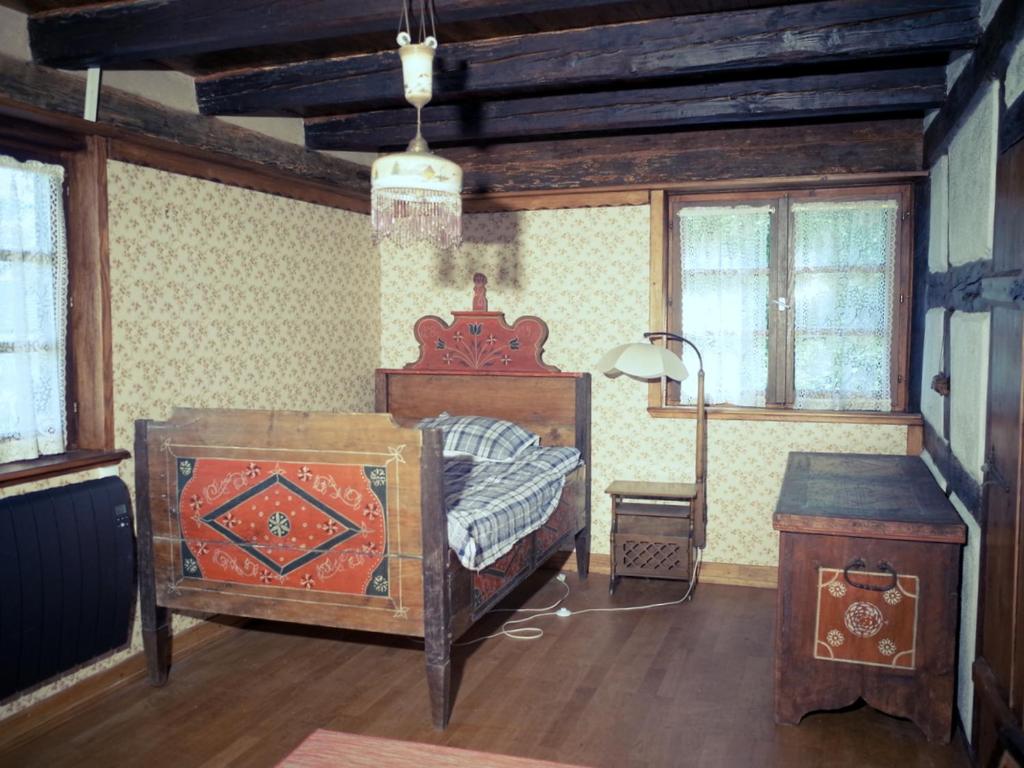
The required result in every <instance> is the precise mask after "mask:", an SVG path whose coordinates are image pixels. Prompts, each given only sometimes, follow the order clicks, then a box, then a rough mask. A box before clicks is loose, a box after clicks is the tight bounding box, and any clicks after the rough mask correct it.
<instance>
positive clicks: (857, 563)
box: [843, 557, 899, 592]
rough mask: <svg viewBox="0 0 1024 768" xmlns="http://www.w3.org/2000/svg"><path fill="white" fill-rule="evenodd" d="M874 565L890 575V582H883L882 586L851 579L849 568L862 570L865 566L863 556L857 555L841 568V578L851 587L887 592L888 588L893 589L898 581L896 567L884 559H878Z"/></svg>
mask: <svg viewBox="0 0 1024 768" xmlns="http://www.w3.org/2000/svg"><path fill="white" fill-rule="evenodd" d="M876 567H877V568H878V570H880V571H881V572H882V573H888V574H889V575H890V576H891V577H892V583H891V584H883V585H882V586H878V585H877V584H865V583H863V582H859V581H854V580H853V579H851V578H850V571H851V570H852V571H863V570H864V569H865V568H867V563H865V562H864V558H861V557H858V558H857V559H856V560H854V561H853V562H852V563H850V564H849V565H848V566H846V567H845V568H843V578H844V579H846V583H847V584H849V585H850V586H851V587H856V588H857V589H869V590H871V591H872V592H888V591H889V590H890V589H894V588H895V587H896V584H897V583H898V581H899V575H898V574H897V573H896V569H895V568H893V567H892V566H891V565H889V563H887V562H886V561H885V560H879V561H878V565H877V566H876Z"/></svg>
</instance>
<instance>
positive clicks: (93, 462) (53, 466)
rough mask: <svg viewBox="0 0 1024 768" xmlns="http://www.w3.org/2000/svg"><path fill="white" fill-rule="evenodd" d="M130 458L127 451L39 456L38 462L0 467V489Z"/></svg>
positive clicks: (21, 462)
mask: <svg viewBox="0 0 1024 768" xmlns="http://www.w3.org/2000/svg"><path fill="white" fill-rule="evenodd" d="M129 456H131V454H130V453H128V451H121V450H117V451H86V450H81V451H68V452H67V453H59V454H56V455H54V456H41V457H39V458H38V459H29V460H26V461H12V462H9V463H7V464H0V487H5V486H8V485H17V484H18V483H29V482H32V481H33V480H43V479H45V478H48V477H56V476H57V475H65V474H68V473H70V472H81V471H83V470H86V469H95V468H96V467H106V466H110V465H111V464H120V463H121V462H122V461H124V460H125V459H127V458H128V457H129Z"/></svg>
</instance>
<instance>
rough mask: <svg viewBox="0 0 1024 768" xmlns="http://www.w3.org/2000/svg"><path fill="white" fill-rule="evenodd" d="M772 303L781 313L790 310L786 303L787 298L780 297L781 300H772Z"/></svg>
mask: <svg viewBox="0 0 1024 768" xmlns="http://www.w3.org/2000/svg"><path fill="white" fill-rule="evenodd" d="M772 303H773V304H775V305H776V306H777V307H778V308H779V312H785V311H786V310H787V309H789V304H787V303H786V297H785V296H779V298H777V299H772Z"/></svg>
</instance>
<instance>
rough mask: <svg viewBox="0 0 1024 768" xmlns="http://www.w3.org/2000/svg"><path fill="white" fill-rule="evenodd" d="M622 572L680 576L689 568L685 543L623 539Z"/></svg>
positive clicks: (620, 543) (620, 561)
mask: <svg viewBox="0 0 1024 768" xmlns="http://www.w3.org/2000/svg"><path fill="white" fill-rule="evenodd" d="M619 549H620V551H619V552H618V553H617V554H618V556H619V564H620V573H622V574H623V575H627V574H628V575H635V576H650V577H653V578H659V577H665V576H678V575H680V574H686V573H687V572H688V570H689V557H688V552H687V548H686V546H685V544H681V543H679V542H674V541H669V542H666V541H651V540H650V539H622V540H621V541H620V542H619Z"/></svg>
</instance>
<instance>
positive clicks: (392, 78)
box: [196, 0, 978, 116]
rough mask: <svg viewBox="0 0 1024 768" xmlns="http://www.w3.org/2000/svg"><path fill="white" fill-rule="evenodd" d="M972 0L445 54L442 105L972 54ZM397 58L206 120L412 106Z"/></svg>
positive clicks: (345, 64)
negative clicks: (932, 54) (727, 73)
mask: <svg viewBox="0 0 1024 768" xmlns="http://www.w3.org/2000/svg"><path fill="white" fill-rule="evenodd" d="M977 37H978V23H977V4H976V2H974V0H887V2H885V3H879V2H877V0H825V1H824V2H810V3H804V4H800V5H789V6H783V7H774V8H763V9H757V10H750V11H737V12H730V13H710V14H702V15H695V16H684V17H673V18H668V19H656V20H649V21H640V22H633V23H628V24H617V25H612V26H607V27H595V28H588V29H576V30H569V31H564V32H547V33H540V34H533V35H522V36H518V37H508V38H497V39H493V40H482V41H474V42H467V43H455V44H451V45H446V46H445V45H443V46H442V47H441V48H440V49H439V51H438V59H437V62H436V65H435V78H434V80H435V81H434V94H435V101H436V102H439V103H443V102H453V101H458V100H460V99H466V98H469V97H473V98H480V97H485V96H488V97H493V96H514V95H525V94H535V93H541V92H545V91H547V92H553V91H558V90H571V89H578V88H598V87H601V88H604V89H606V90H607V89H608V88H609V87H612V86H616V85H622V84H626V83H631V84H636V83H638V82H647V81H654V80H658V79H664V78H678V77H680V76H686V75H697V74H702V73H708V72H718V71H723V70H752V69H760V68H764V69H767V68H772V67H780V66H787V65H794V64H801V65H804V64H813V63H820V62H835V61H850V60H854V59H865V58H873V57H885V56H897V55H911V54H919V53H922V52H925V51H935V50H950V49H954V48H958V47H969V46H971V45H973V44H974V43H975V41H976V40H977ZM400 72H401V69H400V64H399V59H398V56H397V55H396V53H395V52H394V51H387V52H382V53H374V54H365V55H359V56H348V57H344V58H338V59H327V60H319V61H309V62H302V63H297V64H292V65H287V66H280V67H269V68H263V69H258V70H253V71H247V72H241V73H237V74H229V75H223V76H217V77H209V78H203V79H200V80H198V81H197V83H196V96H197V100H198V103H199V107H200V110H201V111H202V112H203V113H204V114H259V115H295V114H299V115H304V116H315V115H318V114H319V115H324V114H331V113H338V112H353V111H359V110H366V109H381V108H387V107H392V106H396V105H399V104H401V103H402V80H401V74H400Z"/></svg>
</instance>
